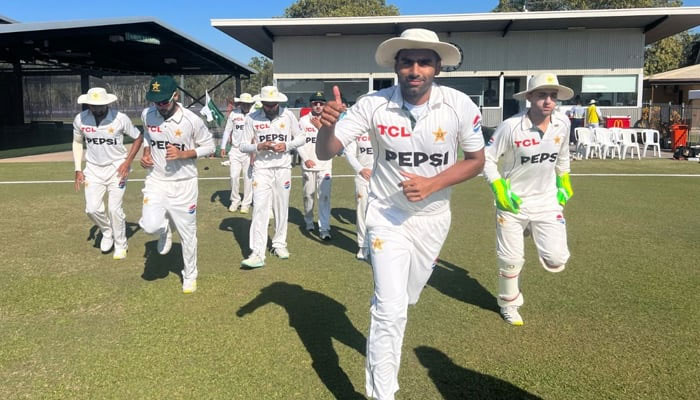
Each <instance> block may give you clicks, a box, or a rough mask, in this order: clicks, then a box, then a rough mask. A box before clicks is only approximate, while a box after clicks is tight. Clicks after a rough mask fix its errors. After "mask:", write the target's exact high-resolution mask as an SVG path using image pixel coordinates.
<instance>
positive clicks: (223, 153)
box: [221, 149, 226, 158]
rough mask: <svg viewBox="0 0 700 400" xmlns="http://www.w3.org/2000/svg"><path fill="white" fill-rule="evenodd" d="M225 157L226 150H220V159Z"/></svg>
mask: <svg viewBox="0 0 700 400" xmlns="http://www.w3.org/2000/svg"><path fill="white" fill-rule="evenodd" d="M224 157H226V149H221V158H224Z"/></svg>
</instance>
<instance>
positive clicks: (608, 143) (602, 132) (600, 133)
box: [595, 128, 621, 160]
mask: <svg viewBox="0 0 700 400" xmlns="http://www.w3.org/2000/svg"><path fill="white" fill-rule="evenodd" d="M595 139H596V141H597V142H598V143H599V144H600V155H601V158H602V159H603V160H605V158H606V157H607V155H608V152H609V153H610V158H614V157H615V151H617V158H618V159H619V158H620V157H621V154H620V145H619V144H617V143H616V142H615V141H614V140H613V133H612V132H611V131H610V129H607V128H596V129H595Z"/></svg>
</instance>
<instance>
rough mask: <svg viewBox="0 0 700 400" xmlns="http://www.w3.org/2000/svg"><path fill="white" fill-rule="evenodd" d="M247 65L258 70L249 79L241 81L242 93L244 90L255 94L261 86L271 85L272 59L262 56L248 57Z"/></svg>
mask: <svg viewBox="0 0 700 400" xmlns="http://www.w3.org/2000/svg"><path fill="white" fill-rule="evenodd" d="M248 66H249V67H251V68H253V69H254V70H256V71H258V73H257V74H255V75H251V76H250V79H249V80H247V81H243V82H242V84H241V92H242V93H243V92H246V93H250V94H252V95H256V94H258V93H260V88H262V87H263V86H269V85H272V60H270V59H269V58H267V57H262V56H261V57H253V58H251V59H250V62H249V63H248ZM238 94H240V93H238Z"/></svg>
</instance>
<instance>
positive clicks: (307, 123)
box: [297, 113, 333, 171]
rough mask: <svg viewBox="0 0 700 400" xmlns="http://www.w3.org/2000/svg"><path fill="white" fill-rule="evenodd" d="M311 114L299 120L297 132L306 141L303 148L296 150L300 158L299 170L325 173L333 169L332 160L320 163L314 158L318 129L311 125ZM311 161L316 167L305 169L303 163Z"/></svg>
mask: <svg viewBox="0 0 700 400" xmlns="http://www.w3.org/2000/svg"><path fill="white" fill-rule="evenodd" d="M311 117H313V115H311V113H308V114H306V115H304V116H303V117H301V118H299V131H300V132H302V133H303V134H304V136H305V137H306V141H305V143H304V145H303V146H300V147H299V148H298V149H297V152H298V153H299V156H301V160H302V163H301V169H302V170H304V171H325V170H329V169H331V168H333V159H332V158H331V159H330V160H325V161H321V160H319V159H318V158H317V157H316V136H318V129H316V127H315V126H313V125H312V124H311ZM307 160H311V161H313V162H314V163H315V164H316V165H315V166H314V167H313V168H306V166H305V165H304V161H307Z"/></svg>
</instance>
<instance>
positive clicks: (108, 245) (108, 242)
mask: <svg viewBox="0 0 700 400" xmlns="http://www.w3.org/2000/svg"><path fill="white" fill-rule="evenodd" d="M112 246H114V238H113V237H112V235H109V236H105V234H102V240H100V250H102V252H103V253H108V252H109V251H110V250H112Z"/></svg>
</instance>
